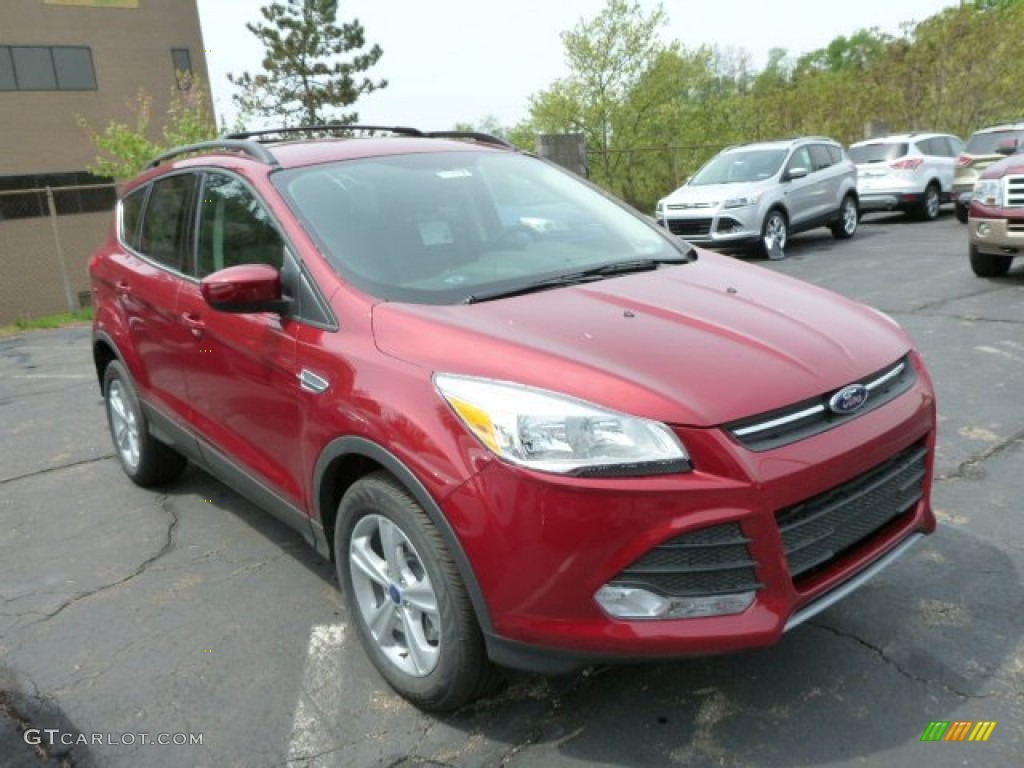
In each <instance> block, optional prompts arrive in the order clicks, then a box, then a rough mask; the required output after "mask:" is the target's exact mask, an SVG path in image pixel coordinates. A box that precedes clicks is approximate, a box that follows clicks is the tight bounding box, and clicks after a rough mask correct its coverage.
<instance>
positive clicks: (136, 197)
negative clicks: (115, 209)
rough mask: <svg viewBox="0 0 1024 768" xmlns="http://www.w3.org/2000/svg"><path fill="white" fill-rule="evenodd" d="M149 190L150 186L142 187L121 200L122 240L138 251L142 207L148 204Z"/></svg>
mask: <svg viewBox="0 0 1024 768" xmlns="http://www.w3.org/2000/svg"><path fill="white" fill-rule="evenodd" d="M147 192H149V187H148V186H146V187H142V188H141V189H137V190H135V191H134V192H132V193H131V194H130V195H126V196H125V197H124V199H123V200H121V222H120V229H119V234H120V237H121V242H122V243H124V244H125V245H127V246H128V247H129V248H131V249H132V250H136V251H137V250H138V249H139V224H140V223H141V222H142V209H143V207H144V206H145V204H146V193H147Z"/></svg>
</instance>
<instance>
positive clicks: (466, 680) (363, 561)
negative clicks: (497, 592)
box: [334, 472, 499, 712]
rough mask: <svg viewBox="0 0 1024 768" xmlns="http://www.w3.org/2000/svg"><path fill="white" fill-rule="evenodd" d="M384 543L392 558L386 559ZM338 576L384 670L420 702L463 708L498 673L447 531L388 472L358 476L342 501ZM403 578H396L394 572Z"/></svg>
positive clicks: (362, 637) (368, 647)
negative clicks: (445, 535)
mask: <svg viewBox="0 0 1024 768" xmlns="http://www.w3.org/2000/svg"><path fill="white" fill-rule="evenodd" d="M385 541H390V542H392V543H391V545H390V546H388V547H387V549H388V550H390V552H391V557H390V558H387V557H385V545H384V542H385ZM334 553H335V562H336V565H337V571H338V581H339V582H340V584H341V587H342V590H343V592H344V595H345V602H346V605H347V607H348V615H349V617H350V620H351V621H352V623H353V624H355V626H356V630H357V631H356V634H357V635H358V636H359V641H360V642H361V643H362V646H363V648H364V649H365V651H366V653H367V655H368V656H369V657H370V660H371V661H372V662H373V665H374V666H375V667H376V668H377V671H378V672H379V673H380V674H381V676H382V677H383V678H384V679H385V680H386V681H387V682H388V684H389V685H390V686H391V687H392V688H394V689H395V691H396V692H398V693H399V694H401V695H402V696H404V697H405V698H406V699H408V700H409V701H410V702H412V703H413V704H415V705H416V706H417V707H419V708H421V709H424V710H427V711H436V712H443V711H449V710H452V709H456V708H458V707H460V706H462V705H464V704H466V703H468V702H470V701H472V700H473V699H475V698H477V697H479V696H481V695H483V694H484V693H486V692H487V691H488V690H490V689H491V688H492V687H493V686H494V685H495V683H496V682H497V681H498V679H499V678H498V674H497V671H496V669H495V668H494V666H493V665H492V664H491V662H490V660H489V659H488V658H487V652H486V649H485V647H484V640H483V635H482V633H481V632H480V627H479V624H478V623H477V619H476V614H475V612H474V611H473V605H472V603H471V602H470V599H469V595H468V593H467V592H466V589H465V586H464V585H463V583H462V579H461V578H460V576H459V572H458V569H457V568H456V566H455V562H454V560H453V559H452V556H451V554H450V553H449V552H448V549H447V547H445V544H444V542H443V541H442V539H441V535H440V534H439V533H438V531H437V529H436V528H435V527H434V525H433V523H431V522H430V519H429V518H428V517H427V515H426V513H425V512H424V511H423V509H422V508H421V507H420V506H419V504H417V503H416V501H415V499H413V497H412V496H411V495H410V494H409V492H408V491H406V490H405V488H403V487H402V486H401V485H399V484H398V483H397V482H396V481H395V480H394V478H393V477H392V476H391V475H390V474H388V473H387V472H377V473H374V474H372V475H367V476H366V477H364V478H361V479H360V480H357V481H356V482H355V483H353V484H352V486H351V487H350V488H349V489H348V491H347V492H346V493H345V496H344V497H343V498H342V500H341V504H340V505H339V506H338V517H337V525H336V526H335V533H334ZM395 574H397V578H396V575H395Z"/></svg>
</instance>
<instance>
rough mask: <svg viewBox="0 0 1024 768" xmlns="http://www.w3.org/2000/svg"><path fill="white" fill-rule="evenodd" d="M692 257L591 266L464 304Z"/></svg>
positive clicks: (486, 294) (643, 269)
mask: <svg viewBox="0 0 1024 768" xmlns="http://www.w3.org/2000/svg"><path fill="white" fill-rule="evenodd" d="M690 261H691V259H690V258H689V257H688V256H672V257H668V258H660V259H635V260H633V261H617V262H615V263H613V264H603V265H601V266H600V267H591V268H590V269H583V270H580V271H579V272H570V273H568V274H565V275H556V276H555V277H548V278H545V279H543V280H536V281H534V282H532V283H527V284H526V285H520V286H516V287H515V288H502V289H499V290H496V291H490V292H487V291H485V292H483V293H474V294H471V295H469V296H467V297H466V298H465V299H463V303H464V304H477V303H479V302H481V301H490V300H491V299H504V298H507V297H510V296H521V295H522V294H525V293H533V292H534V291H543V290H547V289H548V288H560V287H562V286H565V285H579V284H580V283H592V282H595V281H597V280H604V279H605V278H606V277H615V276H618V275H628V274H632V273H634V272H650V271H652V270H655V269H658V267H661V266H662V265H665V264H688V263H689V262H690Z"/></svg>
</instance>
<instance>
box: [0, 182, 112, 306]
mask: <svg viewBox="0 0 1024 768" xmlns="http://www.w3.org/2000/svg"><path fill="white" fill-rule="evenodd" d="M116 200H117V189H116V187H115V185H114V184H89V185H82V186H73V187H41V188H38V189H21V190H12V191H0V325H2V324H7V323H11V322H13V321H15V320H19V319H29V318H35V317H42V316H45V315H53V314H58V313H61V312H74V311H76V310H79V309H83V308H85V307H88V306H91V294H90V292H89V278H88V274H87V267H88V263H89V257H90V256H91V255H92V252H93V251H94V250H95V249H96V247H97V246H99V244H100V243H101V242H102V241H103V239H104V238H105V237H106V234H107V231H108V230H109V228H110V224H111V210H112V209H113V207H114V203H115V201H116Z"/></svg>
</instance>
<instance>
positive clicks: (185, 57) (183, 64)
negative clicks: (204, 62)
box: [171, 48, 192, 91]
mask: <svg viewBox="0 0 1024 768" xmlns="http://www.w3.org/2000/svg"><path fill="white" fill-rule="evenodd" d="M171 61H172V62H173V63H174V77H175V78H176V79H177V81H178V89H179V90H182V91H187V90H188V89H189V88H191V87H192V54H190V53H189V51H188V48H171Z"/></svg>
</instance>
